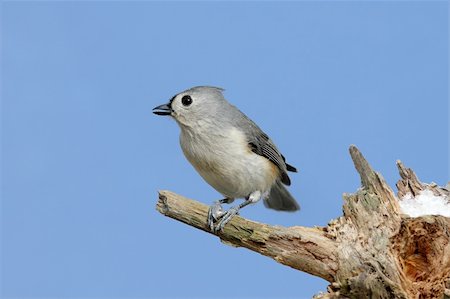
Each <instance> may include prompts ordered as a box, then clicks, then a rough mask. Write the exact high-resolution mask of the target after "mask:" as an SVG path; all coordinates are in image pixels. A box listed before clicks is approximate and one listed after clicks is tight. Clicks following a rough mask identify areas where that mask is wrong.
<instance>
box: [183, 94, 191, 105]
mask: <svg viewBox="0 0 450 299" xmlns="http://www.w3.org/2000/svg"><path fill="white" fill-rule="evenodd" d="M181 103H182V104H183V105H184V106H189V105H190V104H192V98H191V96H187V95H186V96H183V97H182V98H181Z"/></svg>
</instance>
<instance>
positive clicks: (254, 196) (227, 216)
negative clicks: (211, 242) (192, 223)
mask: <svg viewBox="0 0 450 299" xmlns="http://www.w3.org/2000/svg"><path fill="white" fill-rule="evenodd" d="M261 197H262V194H261V192H260V191H255V192H253V193H251V194H250V195H249V196H247V197H246V198H245V201H244V202H243V203H241V204H239V205H237V206H234V207H232V208H231V209H229V210H228V211H226V212H225V213H223V214H222V217H221V219H220V221H219V223H217V226H216V227H215V228H214V229H213V232H215V233H218V232H219V231H223V228H224V226H225V224H227V223H228V222H229V221H230V220H231V218H233V217H234V216H235V215H237V214H239V210H240V209H242V208H243V207H245V206H248V205H249V204H252V203H255V202H257V201H258V200H260V199H261Z"/></svg>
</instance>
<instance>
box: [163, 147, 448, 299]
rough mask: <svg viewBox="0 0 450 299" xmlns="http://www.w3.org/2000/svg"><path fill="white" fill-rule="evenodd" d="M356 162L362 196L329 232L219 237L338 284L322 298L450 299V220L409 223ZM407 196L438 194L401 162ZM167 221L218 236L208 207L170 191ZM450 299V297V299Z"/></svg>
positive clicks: (240, 227) (256, 227) (259, 231)
mask: <svg viewBox="0 0 450 299" xmlns="http://www.w3.org/2000/svg"><path fill="white" fill-rule="evenodd" d="M350 155H351V157H352V159H353V162H354V164H355V168H356V170H357V171H358V173H359V175H360V177H361V184H362V188H361V189H359V190H358V191H357V192H356V193H354V194H345V195H344V206H343V216H341V217H339V218H337V219H335V220H332V221H331V222H330V223H329V224H328V226H326V227H315V228H308V227H301V226H295V227H289V228H286V227H281V226H270V225H267V224H262V223H258V222H254V221H250V220H246V219H244V218H242V217H239V216H236V217H234V218H233V219H232V220H231V221H230V222H229V223H228V224H227V225H226V226H225V228H224V231H223V232H222V233H220V234H219V235H218V237H219V238H220V239H221V241H222V242H224V243H226V244H228V245H232V246H240V247H246V248H248V249H250V250H253V251H256V252H258V253H260V254H263V255H265V256H268V257H271V258H273V259H274V260H276V261H277V262H279V263H282V264H284V265H287V266H290V267H292V268H294V269H297V270H300V271H304V272H307V273H310V274H312V275H316V276H319V277H322V278H324V279H326V280H327V281H329V282H330V285H329V287H328V292H327V293H326V294H320V295H317V296H316V297H315V298H321V299H325V298H328V299H331V298H417V299H418V298H421V299H422V298H424V299H425V298H430V299H431V298H444V296H448V298H450V218H446V217H443V216H423V217H417V218H410V217H407V216H406V215H403V214H402V212H401V210H400V206H399V204H398V199H397V198H396V196H395V194H394V192H393V191H392V189H391V188H390V187H389V186H388V185H387V184H386V182H385V180H384V179H383V177H382V176H381V174H379V173H377V172H375V171H374V170H373V169H372V168H371V167H370V165H369V163H368V162H367V161H366V160H365V159H364V157H363V155H362V154H361V153H360V152H359V150H358V149H357V148H356V147H355V146H351V147H350ZM397 166H398V168H399V172H400V176H401V178H402V179H401V180H400V181H399V183H397V186H398V190H399V196H402V195H405V194H407V193H411V194H413V195H417V194H419V193H420V192H421V191H423V190H431V191H433V193H434V194H435V195H438V196H447V197H448V196H449V191H448V190H447V189H445V188H441V187H439V186H437V185H436V184H425V183H421V182H420V181H419V180H418V178H417V176H416V175H415V174H414V172H413V171H412V170H411V169H408V168H406V167H404V166H403V164H402V163H401V162H397ZM157 209H158V211H160V212H161V213H162V214H164V215H166V216H168V217H171V218H174V219H176V220H178V221H181V222H184V223H186V224H188V225H191V226H194V227H196V228H198V229H201V230H203V231H205V232H208V233H211V232H210V231H209V229H208V228H207V225H206V217H207V211H208V207H207V206H206V205H204V204H202V203H199V202H196V201H193V200H190V199H187V198H185V197H182V196H180V195H177V194H175V193H172V192H170V191H160V193H159V201H158V204H157ZM446 298H447V297H446Z"/></svg>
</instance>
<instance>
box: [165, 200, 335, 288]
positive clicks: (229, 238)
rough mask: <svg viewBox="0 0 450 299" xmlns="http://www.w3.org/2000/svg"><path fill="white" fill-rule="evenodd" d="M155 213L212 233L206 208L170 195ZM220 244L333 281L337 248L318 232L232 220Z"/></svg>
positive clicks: (297, 227) (198, 203)
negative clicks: (259, 255) (242, 249)
mask: <svg viewBox="0 0 450 299" xmlns="http://www.w3.org/2000/svg"><path fill="white" fill-rule="evenodd" d="M157 210H158V211H159V212H160V213H162V214H164V215H166V216H168V217H171V218H173V219H176V220H178V221H181V222H184V223H186V224H189V225H191V226H193V227H196V228H198V229H201V230H203V231H205V232H208V233H211V231H210V230H209V228H208V227H207V225H206V220H207V215H208V206H206V205H204V204H202V203H200V202H197V201H194V200H191V199H187V198H185V197H183V196H181V195H178V194H175V193H173V192H170V191H160V192H159V201H158V204H157ZM218 236H219V237H220V239H221V241H222V242H224V243H226V244H228V245H231V246H235V247H245V248H248V249H250V250H253V251H256V252H258V253H260V254H262V255H265V256H268V257H271V258H273V259H274V260H276V261H277V262H279V263H281V264H284V265H287V266H290V267H292V268H294V269H297V270H300V271H304V272H307V273H310V274H312V275H315V276H319V277H322V278H323V279H326V280H327V281H330V282H331V281H333V279H334V276H335V274H336V266H337V264H336V256H335V252H336V250H337V247H336V244H335V243H334V242H333V241H332V240H330V239H329V238H327V237H326V236H325V232H324V231H323V229H321V228H308V227H301V226H296V227H291V228H286V227H282V226H271V225H267V224H262V223H258V222H254V221H250V220H246V219H244V218H242V217H240V216H236V217H234V218H233V219H232V220H231V221H230V222H229V223H228V224H227V225H226V226H225V228H224V231H223V232H222V233H220V234H219V235H218Z"/></svg>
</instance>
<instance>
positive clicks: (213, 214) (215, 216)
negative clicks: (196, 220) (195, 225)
mask: <svg viewBox="0 0 450 299" xmlns="http://www.w3.org/2000/svg"><path fill="white" fill-rule="evenodd" d="M220 204H221V201H216V202H214V204H213V205H212V206H210V207H209V210H208V220H207V221H208V224H207V225H208V227H209V229H210V230H211V231H212V232H215V228H214V223H215V222H217V221H218V220H219V219H220V218H221V217H222V216H223V215H224V214H225V212H224V210H223V208H222V206H221V205H220Z"/></svg>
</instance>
